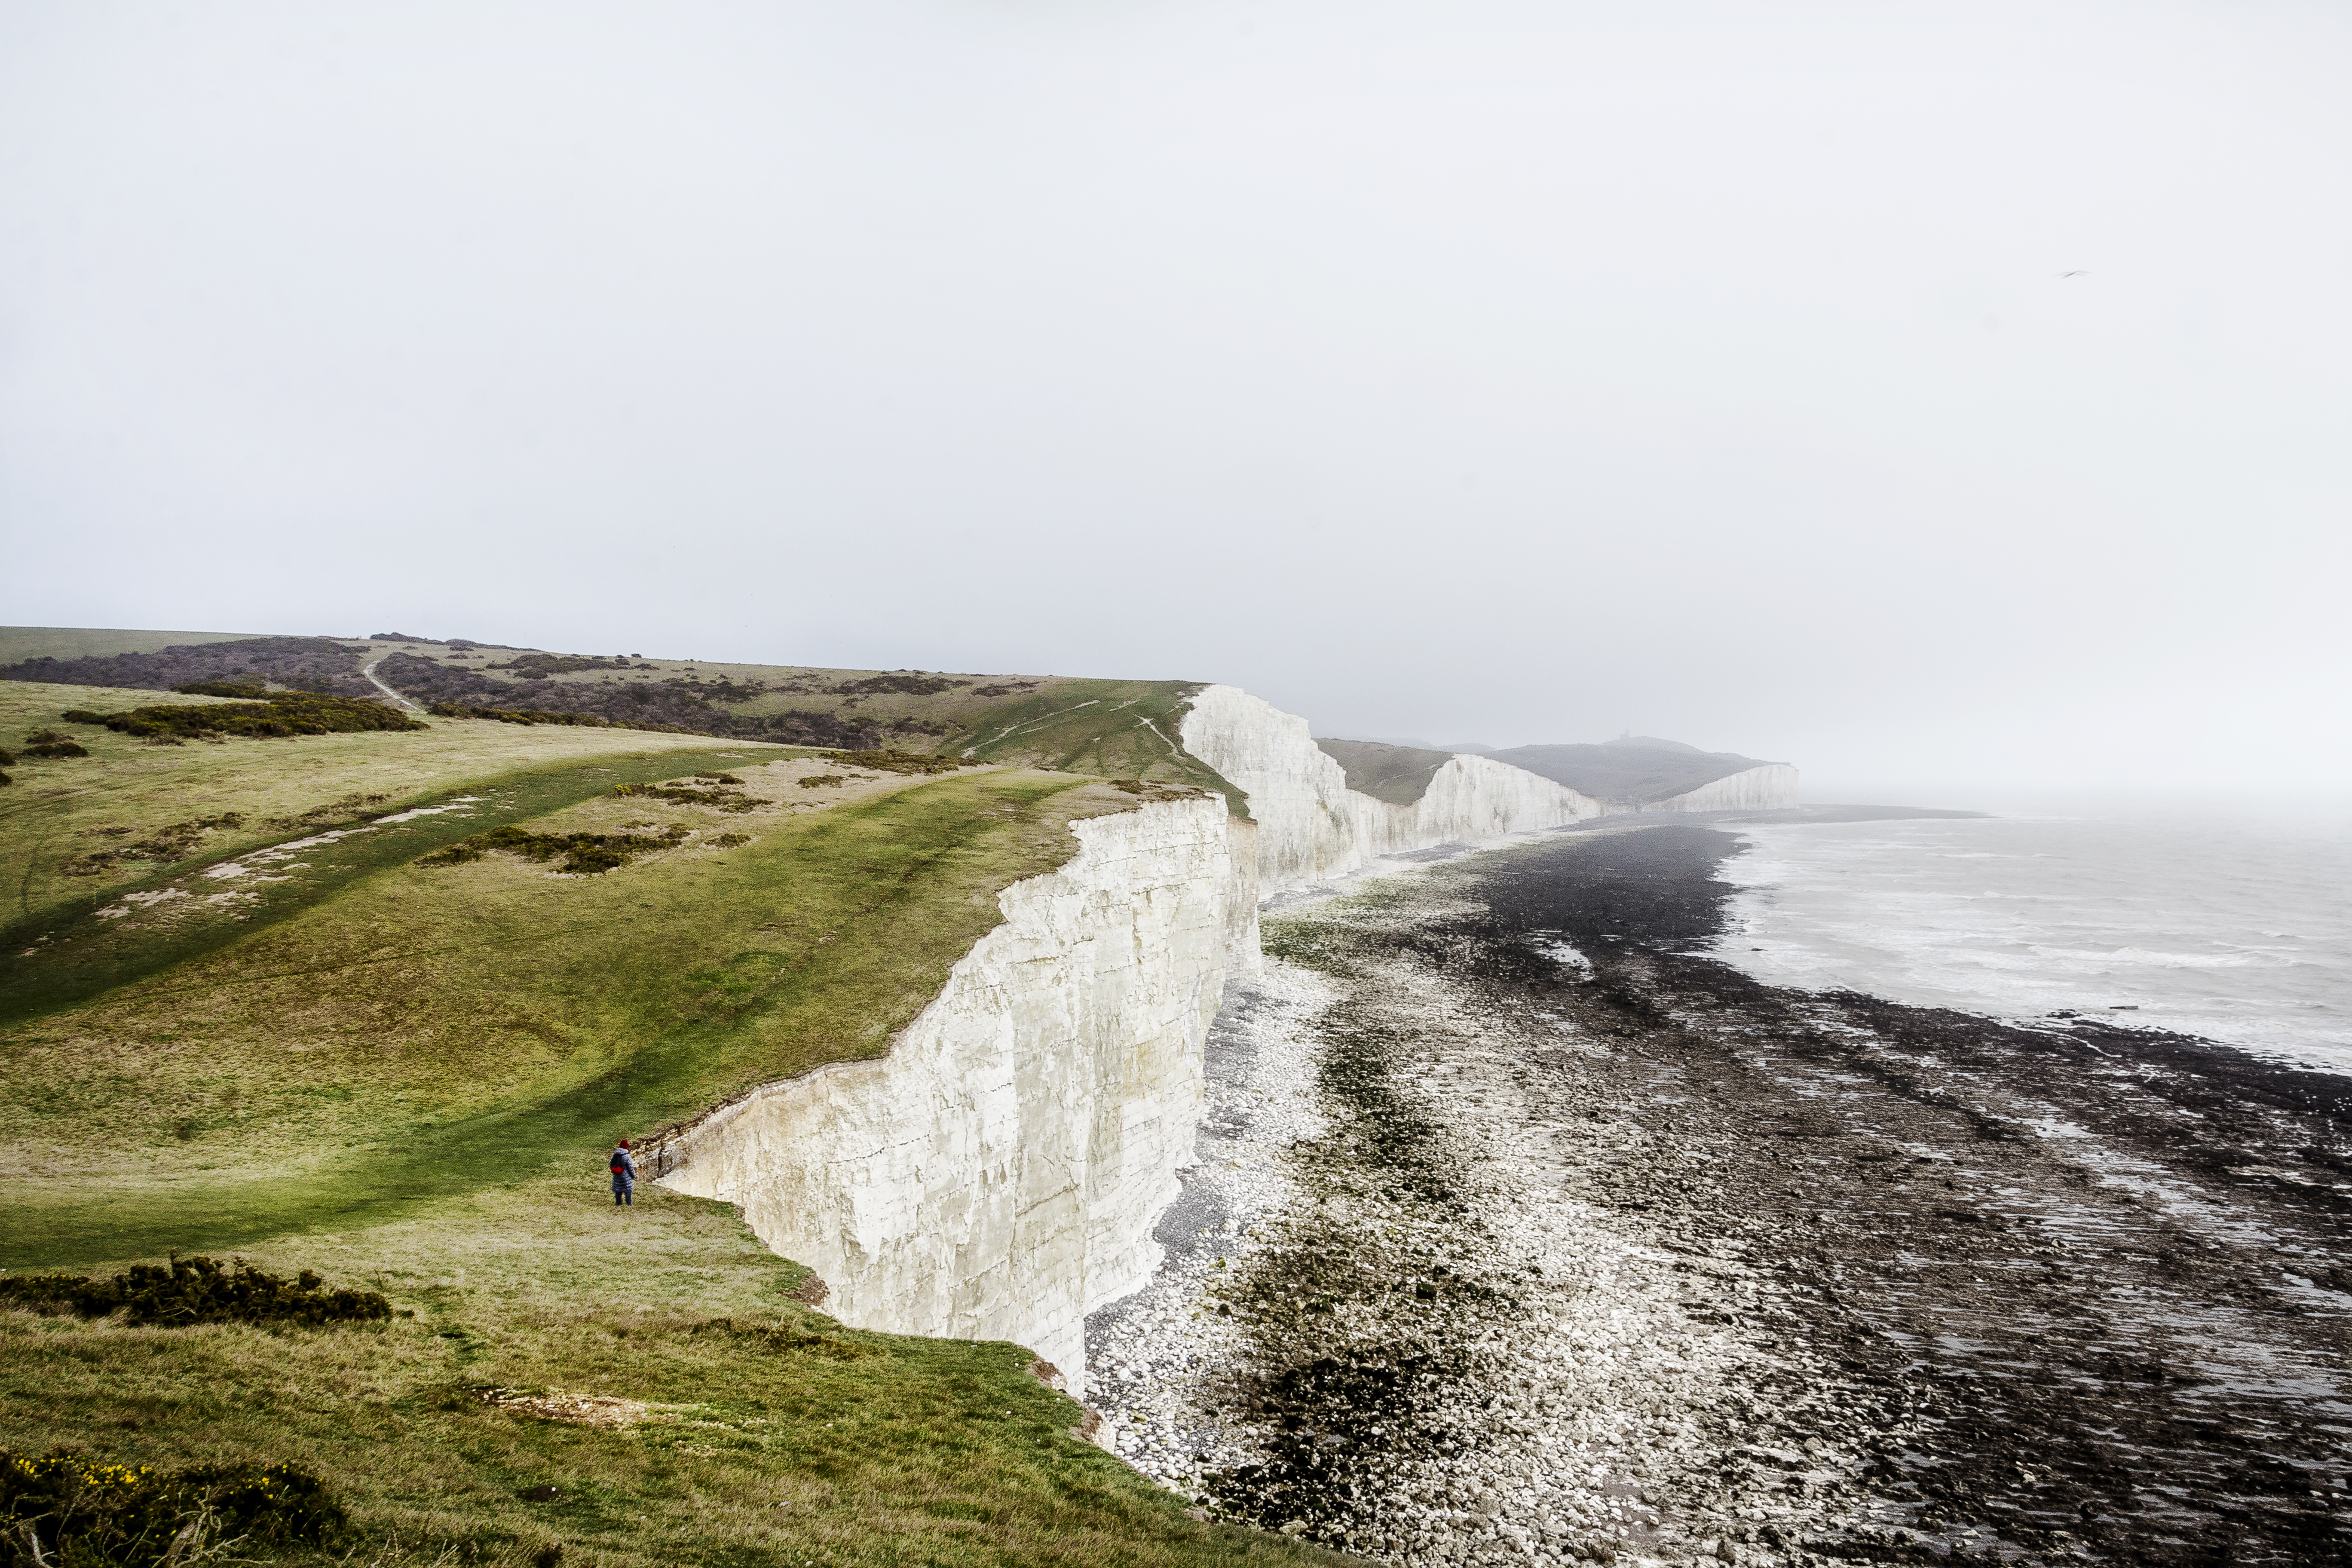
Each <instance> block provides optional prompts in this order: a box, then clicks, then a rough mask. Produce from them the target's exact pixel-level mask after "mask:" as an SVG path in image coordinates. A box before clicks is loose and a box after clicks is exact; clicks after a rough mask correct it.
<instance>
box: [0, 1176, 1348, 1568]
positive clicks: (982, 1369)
mask: <svg viewBox="0 0 2352 1568" xmlns="http://www.w3.org/2000/svg"><path fill="white" fill-rule="evenodd" d="M599 1174H601V1173H583V1174H580V1175H577V1176H574V1177H572V1178H569V1179H542V1180H539V1181H534V1182H529V1183H522V1184H516V1185H513V1186H511V1187H508V1188H503V1189H493V1190H488V1191H485V1192H482V1193H480V1194H475V1195H474V1196H472V1197H471V1198H469V1199H465V1200H452V1201H446V1202H444V1203H440V1204H436V1205H431V1206H429V1207H427V1208H425V1209H424V1210H422V1211H420V1212H419V1213H418V1214H417V1215H415V1216H413V1217H412V1218H411V1219H410V1220H409V1221H407V1222H405V1223H403V1224H398V1225H389V1226H375V1227H373V1228H370V1229H367V1230H363V1231H358V1232H354V1233H350V1234H328V1235H317V1236H312V1237H305V1238H303V1239H302V1240H301V1241H300V1242H299V1243H291V1242H289V1243H283V1244H278V1245H274V1246H272V1247H265V1248H261V1249H259V1250H258V1251H257V1253H256V1261H257V1263H259V1264H260V1265H262V1266H263V1267H266V1268H276V1269H278V1270H280V1271H290V1270H293V1269H296V1268H304V1267H314V1268H320V1269H321V1270H322V1271H323V1272H325V1273H327V1274H328V1276H329V1278H330V1279H331V1282H333V1283H337V1284H347V1285H356V1286H360V1287H362V1288H365V1289H381V1290H383V1291H384V1292H385V1294H386V1295H387V1296H389V1297H390V1298H391V1299H392V1300H393V1301H394V1304H395V1305H396V1306H398V1307H401V1308H403V1309H404V1310H409V1311H412V1312H414V1313H415V1314H416V1315H415V1317H414V1318H413V1319H406V1320H395V1321H393V1322H391V1323H388V1324H384V1325H381V1326H366V1327H353V1328H341V1329H328V1330H299V1331H295V1330H289V1331H277V1332H271V1331H268V1330H265V1329H260V1328H255V1327H250V1326H244V1325H227V1324H224V1325H212V1326H205V1327H200V1328H194V1329H179V1330H167V1329H152V1328H129V1327H123V1326H120V1325H118V1324H114V1323H109V1322H99V1323H88V1322H84V1321H80V1320H76V1319H57V1318H38V1317H35V1316H33V1315H31V1314H29V1313H26V1312H21V1311H0V1443H5V1444H6V1445H9V1446H13V1447H17V1448H19V1449H30V1450H33V1451H41V1450H44V1449H46V1448H47V1447H50V1446H51V1445H55V1444H70V1445H73V1446H76V1447H79V1448H81V1449H83V1450H84V1451H85V1452H87V1453H89V1454H90V1455H92V1456H93V1457H100V1458H106V1459H108V1460H111V1461H115V1462H123V1463H134V1464H135V1463H153V1464H158V1465H181V1464H188V1463H194V1462H205V1461H248V1460H252V1459H254V1458H257V1457H266V1458H269V1459H272V1460H294V1461H297V1462H299V1463H302V1464H305V1465H308V1466H310V1468H314V1469H315V1470H317V1471H318V1472H319V1473H320V1475H322V1476H324V1477H325V1478H327V1479H328V1481H329V1484H330V1486H331V1489H333V1492H334V1495H335V1497H336V1499H337V1500H339V1501H340V1502H341V1503H342V1504H343V1505H344V1506H345V1507H347V1508H348V1509H349V1510H351V1512H352V1516H353V1519H354V1521H355V1523H356V1524H357V1526H358V1528H359V1530H360V1531H361V1532H362V1535H363V1537H364V1539H365V1544H364V1545H363V1546H362V1548H361V1549H360V1551H359V1552H356V1553H354V1554H353V1555H352V1557H351V1558H350V1559H349V1561H350V1562H352V1563H354V1564H361V1563H415V1564H419V1565H421V1564H424V1563H466V1562H481V1563H511V1564H517V1565H520V1564H522V1563H530V1562H532V1561H534V1560H535V1559H537V1560H540V1561H544V1560H545V1559H544V1558H543V1556H541V1553H543V1552H545V1550H546V1549H547V1548H548V1547H550V1546H561V1547H562V1563H565V1564H567V1565H570V1568H583V1565H585V1568H606V1565H610V1568H621V1565H624V1564H628V1565H635V1564H639V1563H646V1562H666V1563H689V1564H705V1563H707V1564H730V1565H731V1564H747V1565H748V1564H783V1563H826V1564H851V1563H855V1564H877V1565H879V1564H889V1565H894V1568H896V1565H912V1564H935V1565H940V1568H951V1565H961V1564H974V1565H978V1564H989V1565H997V1564H1008V1565H1009V1564H1016V1563H1068V1564H1073V1565H1084V1568H1101V1565H1105V1564H1122V1565H1129V1564H1131V1565H1138V1568H1142V1565H1158V1564H1169V1565H1171V1568H1172V1565H1192V1564H1226V1563H1234V1564H1240V1563H1307V1562H1336V1561H1339V1560H1338V1559H1335V1558H1333V1557H1331V1556H1329V1555H1328V1554H1326V1553H1322V1552H1315V1551H1313V1550H1311V1549H1304V1548H1299V1547H1297V1546H1294V1545H1293V1544H1291V1543H1290V1542H1287V1541H1286V1540H1284V1539H1283V1538H1281V1537H1278V1536H1269V1535H1263V1534H1258V1533H1255V1532H1253V1531H1245V1530H1243V1529H1240V1528H1237V1527H1234V1526H1230V1525H1224V1524H1219V1523H1210V1522H1204V1521H1197V1520H1194V1519H1192V1518H1189V1517H1187V1515H1186V1513H1185V1511H1184V1506H1185V1500H1183V1499H1181V1498H1179V1497H1177V1496H1175V1495H1174V1494H1171V1493H1169V1492H1166V1491H1164V1490H1161V1489H1158V1488H1156V1487H1153V1486H1151V1485H1150V1483H1148V1482H1146V1481H1144V1480H1143V1479H1142V1478H1140V1477H1139V1476H1137V1475H1136V1474H1135V1473H1134V1472H1133V1471H1131V1470H1129V1469H1128V1468H1126V1467H1125V1466H1124V1465H1121V1464H1120V1463H1118V1461H1117V1460H1116V1459H1114V1458H1111V1457H1110V1456H1109V1455H1108V1454H1106V1453H1104V1452H1102V1451H1101V1450H1099V1449H1097V1448H1095V1447H1092V1446H1091V1445H1089V1444H1087V1443H1084V1442H1081V1441H1079V1440H1078V1439H1076V1437H1074V1436H1071V1435H1070V1428H1071V1426H1073V1424H1074V1423H1076V1421H1077V1420H1078V1418H1079V1415H1080V1412H1079V1410H1078V1408H1077V1406H1076V1405H1075V1404H1073V1403H1072V1402H1071V1401H1070V1400H1068V1399H1066V1398H1065V1397H1064V1396H1062V1395H1060V1394H1055V1393H1053V1392H1051V1391H1050V1390H1048V1389H1047V1388H1045V1386H1044V1385H1043V1384H1039V1383H1038V1382H1037V1381H1035V1380H1034V1378H1032V1377H1030V1376H1029V1375H1027V1372H1026V1369H1027V1366H1028V1364H1029V1361H1030V1356H1029V1352H1026V1351H1025V1350H1022V1349H1020V1348H1018V1347H1015V1346H1012V1345H1006V1344H1001V1343H971V1342H953V1341H940V1340H917V1339H902V1338H895V1337H891V1336H886V1335H878V1334H866V1333H859V1332H856V1331H845V1330H842V1329H840V1328H838V1326H836V1325H835V1324H833V1323H832V1322H831V1321H830V1320H828V1319H825V1318H824V1317H823V1316H822V1315H821V1314H817V1313H813V1312H810V1311H807V1310H804V1309H802V1308H800V1307H798V1306H796V1305H795V1304H794V1303H793V1302H792V1301H790V1300H787V1299H786V1298H785V1295H784V1290H785V1289H786V1288H787V1287H788V1286H790V1285H791V1284H792V1283H793V1281H794V1279H795V1275H796V1271H795V1270H793V1269H792V1268H790V1267H789V1266H788V1265H786V1264H784V1263H782V1261H781V1260H779V1259H777V1258H772V1257H771V1256H769V1255H768V1254H767V1253H765V1252H764V1251H763V1250H761V1248H760V1247H759V1246H758V1245H757V1243H756V1242H754V1241H753V1240H752V1239H751V1237H749V1236H748V1235H747V1234H746V1233H745V1232H744V1231H743V1229H742V1227H741V1226H740V1224H739V1223H738V1222H737V1221H736V1220H735V1219H734V1218H733V1216H732V1215H730V1213H729V1212H728V1211H727V1210H726V1209H725V1208H724V1207H723V1206H722V1205H717V1204H711V1203H707V1202H703V1201H701V1200H698V1199H693V1198H684V1197H678V1196H675V1195H672V1194H666V1193H662V1192H660V1191H658V1190H650V1189H641V1190H640V1192H639V1202H638V1205H637V1206H636V1207H635V1208H634V1209H630V1210H622V1211H615V1210H614V1208H613V1207H612V1205H610V1203H609V1201H608V1200H607V1199H606V1198H605V1197H604V1194H603V1193H602V1191H601V1190H600V1184H599V1183H598V1182H597V1180H596V1179H595V1177H596V1175H599ZM722 1325H724V1326H722ZM779 1329H781V1331H778V1330H779ZM762 1330H765V1331H766V1332H761V1331H762ZM492 1388H495V1389H502V1390H512V1391H522V1392H526V1393H528V1394H541V1395H542V1396H544V1395H546V1394H549V1393H551V1392H553V1391H561V1393H562V1394H572V1395H590V1396H595V1397H601V1398H606V1399H614V1400H625V1401H634V1402H639V1403H641V1404H643V1405H646V1406H648V1407H649V1408H648V1409H647V1410H646V1413H645V1414H646V1419H645V1420H643V1421H642V1422H641V1423H639V1424H638V1425H635V1426H631V1427H627V1428H623V1429H614V1430H599V1429H596V1428H593V1427H590V1426H581V1425H573V1424H566V1423H563V1422H559V1421H551V1420H546V1419H541V1418H536V1417H534V1416H533V1415H530V1414H527V1413H525V1410H526V1409H527V1407H521V1408H519V1407H517V1406H515V1405H498V1404H492V1403H488V1402H486V1400H485V1399H484V1397H483V1395H482V1393H481V1391H482V1390H485V1389H492ZM547 1487H552V1488H554V1489H556V1493H557V1495H556V1496H555V1497H553V1498H551V1499H547V1500H533V1499H532V1498H530V1497H526V1496H524V1495H522V1494H526V1493H530V1492H532V1491H534V1490H535V1489H540V1488H547ZM779 1504H782V1505H785V1506H782V1507H779V1506H778V1505H779ZM286 1555H287V1556H289V1557H292V1558H295V1559H297V1560H300V1559H301V1558H302V1557H303V1554H302V1553H301V1552H299V1551H298V1552H288V1553H286ZM337 1555H338V1556H340V1555H341V1553H340V1552H339V1553H337ZM314 1560H315V1559H314Z"/></svg>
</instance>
